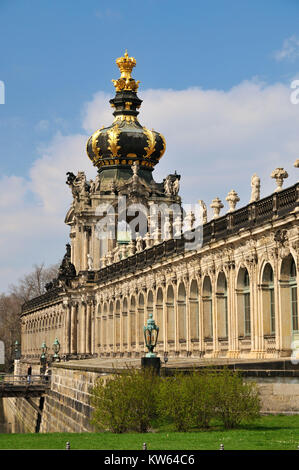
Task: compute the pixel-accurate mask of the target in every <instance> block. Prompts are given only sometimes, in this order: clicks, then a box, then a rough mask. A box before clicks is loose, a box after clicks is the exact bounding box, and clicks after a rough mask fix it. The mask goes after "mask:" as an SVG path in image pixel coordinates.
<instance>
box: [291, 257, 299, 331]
mask: <svg viewBox="0 0 299 470" xmlns="http://www.w3.org/2000/svg"><path fill="white" fill-rule="evenodd" d="M296 275H297V273H296V265H295V261H294V259H293V258H292V261H291V266H290V290H291V312H292V331H293V333H295V332H296V333H297V332H298V330H299V322H298V305H297V280H296Z"/></svg>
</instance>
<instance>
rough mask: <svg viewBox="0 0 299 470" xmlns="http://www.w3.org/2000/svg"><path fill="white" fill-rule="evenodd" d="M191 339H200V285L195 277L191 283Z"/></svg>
mask: <svg viewBox="0 0 299 470" xmlns="http://www.w3.org/2000/svg"><path fill="white" fill-rule="evenodd" d="M189 305H190V339H191V342H192V341H199V306H198V285H197V281H196V280H195V279H193V281H192V282H191V285H190V297H189Z"/></svg>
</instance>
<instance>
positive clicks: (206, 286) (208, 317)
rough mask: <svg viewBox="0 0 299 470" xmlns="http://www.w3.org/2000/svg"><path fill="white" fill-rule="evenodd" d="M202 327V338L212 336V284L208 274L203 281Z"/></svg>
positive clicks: (210, 337)
mask: <svg viewBox="0 0 299 470" xmlns="http://www.w3.org/2000/svg"><path fill="white" fill-rule="evenodd" d="M202 301H203V329H204V338H206V339H212V338H213V301H212V284H211V280H210V278H209V276H206V277H205V278H204V282H203V293H202Z"/></svg>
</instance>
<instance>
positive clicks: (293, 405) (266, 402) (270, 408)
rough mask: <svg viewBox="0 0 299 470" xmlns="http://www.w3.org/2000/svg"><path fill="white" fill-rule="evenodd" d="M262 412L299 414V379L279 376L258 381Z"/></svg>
mask: <svg viewBox="0 0 299 470" xmlns="http://www.w3.org/2000/svg"><path fill="white" fill-rule="evenodd" d="M257 384H258V388H259V392H260V398H261V405H262V412H263V413H265V414H299V382H298V379H296V380H294V379H292V378H287V377H286V378H277V379H276V380H269V381H266V380H265V379H264V380H263V381H261V382H257Z"/></svg>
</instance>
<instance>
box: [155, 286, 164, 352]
mask: <svg viewBox="0 0 299 470" xmlns="http://www.w3.org/2000/svg"><path fill="white" fill-rule="evenodd" d="M163 302H164V298H163V289H162V287H158V289H157V294H156V323H157V325H158V327H159V336H158V343H163V342H164V321H163Z"/></svg>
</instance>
